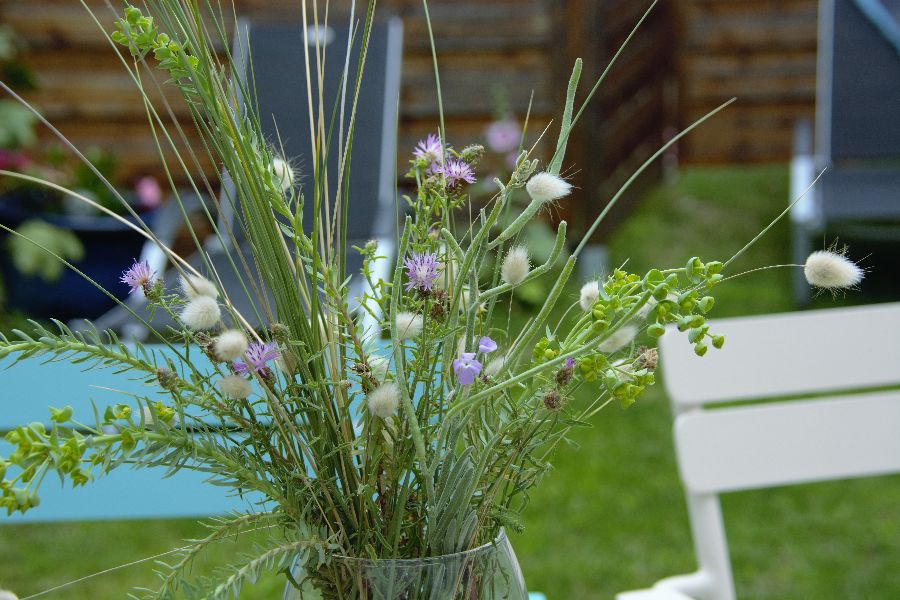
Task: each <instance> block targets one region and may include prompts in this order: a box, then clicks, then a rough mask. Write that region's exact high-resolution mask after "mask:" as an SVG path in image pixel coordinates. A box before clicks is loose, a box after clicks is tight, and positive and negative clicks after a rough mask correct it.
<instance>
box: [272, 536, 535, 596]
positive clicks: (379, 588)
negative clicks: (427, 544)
mask: <svg viewBox="0 0 900 600" xmlns="http://www.w3.org/2000/svg"><path fill="white" fill-rule="evenodd" d="M328 564H329V566H328V569H329V571H330V572H329V574H328V576H327V577H325V578H324V579H325V580H327V581H329V582H332V585H326V587H332V588H333V589H322V587H323V586H322V585H321V584H320V585H319V586H318V587H317V585H316V583H315V581H316V580H317V579H320V578H316V577H307V578H304V577H303V573H302V571H301V570H300V568H299V566H295V567H294V569H293V571H292V574H293V576H294V580H295V581H297V582H301V581H303V580H304V579H305V582H304V584H303V589H302V590H300V589H297V588H296V587H295V586H294V585H293V584H292V583H290V582H289V583H288V584H287V587H285V590H284V596H283V600H313V599H315V600H337V599H339V598H342V599H343V598H348V599H349V598H352V599H354V600H355V599H360V600H527V598H528V592H527V591H526V589H525V580H524V579H523V578H522V571H521V569H520V568H519V562H518V560H517V559H516V554H515V552H513V549H512V546H511V545H510V543H509V539H508V538H507V537H506V532H504V531H503V530H502V529H501V530H500V534H499V535H498V536H497V539H495V540H494V541H493V542H490V543H488V544H485V545H483V546H479V547H478V548H474V549H472V550H467V551H465V552H457V553H456V554H447V555H445V556H436V557H433V558H420V559H401V560H371V559H365V558H351V557H347V556H338V557H335V558H333V559H332V560H331V561H330V562H329V563H328ZM320 580H321V579H320ZM335 582H340V583H338V584H337V585H333V584H334V583H335ZM337 587H340V588H342V589H336V588H337Z"/></svg>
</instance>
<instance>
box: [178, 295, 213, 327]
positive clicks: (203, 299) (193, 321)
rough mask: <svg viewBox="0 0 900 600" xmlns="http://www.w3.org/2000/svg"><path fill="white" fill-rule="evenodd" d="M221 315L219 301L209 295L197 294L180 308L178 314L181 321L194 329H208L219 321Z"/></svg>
mask: <svg viewBox="0 0 900 600" xmlns="http://www.w3.org/2000/svg"><path fill="white" fill-rule="evenodd" d="M221 316H222V310H221V309H220V308H219V303H218V302H216V301H215V300H214V299H213V298H210V297H209V296H197V297H196V298H194V299H193V300H191V301H190V302H188V303H187V304H186V305H185V307H184V308H183V309H181V314H180V315H179V317H181V322H182V323H184V324H185V325H187V326H188V329H193V330H194V331H200V330H203V329H210V328H211V327H213V326H215V324H216V323H218V322H219V318H220V317H221Z"/></svg>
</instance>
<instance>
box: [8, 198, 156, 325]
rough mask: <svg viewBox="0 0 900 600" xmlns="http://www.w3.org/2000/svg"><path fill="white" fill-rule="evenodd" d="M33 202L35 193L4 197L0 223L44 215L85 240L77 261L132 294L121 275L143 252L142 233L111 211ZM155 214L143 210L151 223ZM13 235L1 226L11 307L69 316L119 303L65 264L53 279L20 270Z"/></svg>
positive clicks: (121, 294) (117, 291)
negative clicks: (67, 210) (76, 211)
mask: <svg viewBox="0 0 900 600" xmlns="http://www.w3.org/2000/svg"><path fill="white" fill-rule="evenodd" d="M33 206H34V203H33V198H30V197H28V196H23V195H19V194H16V195H7V196H4V197H0V223H3V224H4V225H6V226H7V227H10V228H13V229H14V228H16V227H18V226H19V225H21V224H22V223H23V222H25V221H28V220H31V219H40V220H42V221H46V222H47V223H50V224H51V225H55V226H57V227H60V228H62V229H68V230H69V231H71V232H72V233H74V234H75V235H76V236H77V237H78V239H79V240H80V241H81V244H82V245H83V246H84V258H83V259H82V260H81V261H79V262H78V263H76V264H75V266H76V267H77V268H78V269H80V270H81V271H82V272H83V273H84V274H85V275H87V276H88V277H90V278H91V279H93V280H94V281H96V282H97V283H98V284H100V285H101V286H102V287H103V288H104V289H106V290H108V291H109V292H111V293H112V294H113V295H115V296H116V297H117V298H119V299H120V300H121V299H124V298H125V297H126V296H127V295H128V287H127V286H126V285H124V284H123V283H121V282H120V281H119V277H120V276H121V274H122V271H123V270H124V269H126V268H127V267H128V265H130V264H131V261H132V260H133V259H135V258H137V257H138V256H139V255H140V253H141V247H142V246H143V243H144V239H145V238H144V237H143V236H141V235H140V234H138V233H137V232H135V231H134V230H132V229H130V228H128V227H126V226H125V225H124V224H123V223H120V222H119V221H117V220H116V219H113V218H112V217H107V216H84V215H76V216H71V215H59V214H50V213H42V212H36V211H34V210H33V208H31V207H33ZM151 217H152V214H144V215H142V218H143V219H144V221H145V222H147V223H148V225H149V224H150V218H151ZM9 235H10V234H8V233H6V232H5V231H0V274H2V277H3V283H4V287H5V290H6V305H7V307H8V308H9V309H12V310H19V311H22V312H23V313H25V314H26V315H28V316H32V317H54V318H58V319H61V320H68V319H77V318H88V319H90V318H95V317H97V316H99V315H101V314H103V313H104V312H106V311H108V310H109V309H111V308H112V307H113V306H115V301H114V300H112V299H111V298H110V297H109V296H107V295H106V294H104V293H103V292H101V291H100V290H98V289H97V288H96V286H94V285H93V284H91V283H90V282H89V281H87V280H85V279H83V278H82V277H81V276H80V275H79V274H77V273H75V272H74V271H72V270H70V269H64V271H63V275H62V277H61V278H60V279H59V280H57V281H55V282H52V283H48V282H46V281H44V280H43V279H41V278H40V277H31V276H27V275H24V274H22V273H20V272H19V271H18V270H17V269H16V268H15V266H14V265H13V263H12V257H11V256H10V254H9V253H10V249H9V245H8V244H7V238H8V237H9Z"/></svg>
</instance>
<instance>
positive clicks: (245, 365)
mask: <svg viewBox="0 0 900 600" xmlns="http://www.w3.org/2000/svg"><path fill="white" fill-rule="evenodd" d="M244 356H245V357H246V358H247V362H243V361H240V360H236V361H234V362H233V363H231V370H232V371H234V372H235V373H237V374H238V375H249V374H250V373H251V372H252V373H257V374H259V375H260V376H261V377H267V376H268V375H270V374H271V370H270V369H269V366H268V365H267V364H266V363H268V362H269V361H270V360H276V359H278V358H279V357H280V356H281V352H279V351H278V343H277V342H267V343H262V342H254V343H252V344H250V347H249V348H247V351H246V352H245V353H244Z"/></svg>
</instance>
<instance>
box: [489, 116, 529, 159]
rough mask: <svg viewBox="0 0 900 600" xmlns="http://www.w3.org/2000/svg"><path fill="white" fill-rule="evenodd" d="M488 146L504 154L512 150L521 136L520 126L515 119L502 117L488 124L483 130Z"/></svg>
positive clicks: (517, 144)
mask: <svg viewBox="0 0 900 600" xmlns="http://www.w3.org/2000/svg"><path fill="white" fill-rule="evenodd" d="M485 137H487V143H488V147H489V148H490V149H491V150H493V151H494V152H498V153H500V154H504V153H506V152H512V151H513V150H515V149H516V148H518V147H519V140H520V139H521V138H522V128H521V127H519V124H518V123H517V122H516V120H515V119H503V120H502V121H494V122H493V123H491V124H490V125H488V127H487V130H486V131H485Z"/></svg>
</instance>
